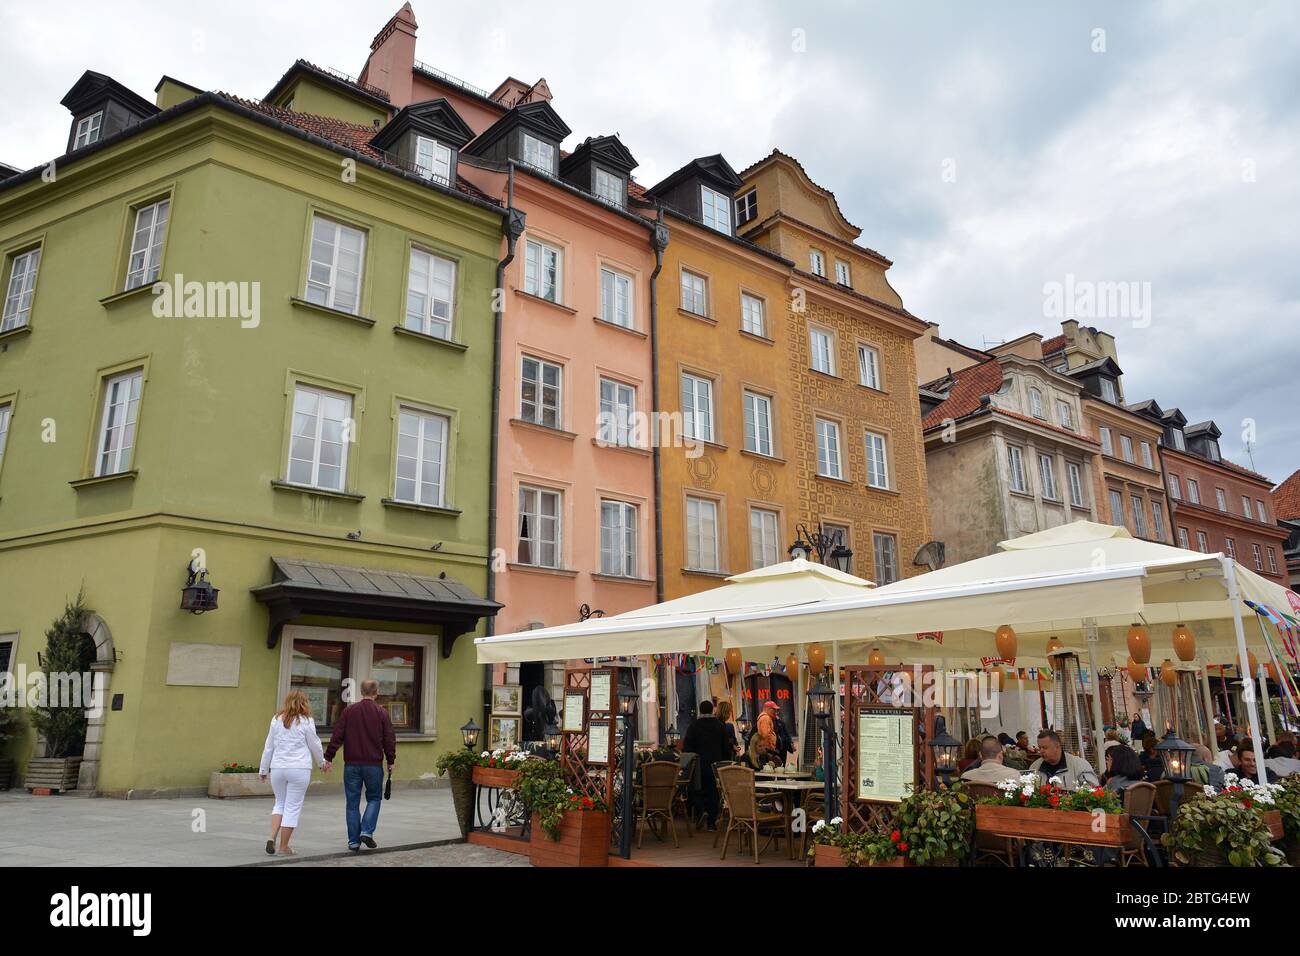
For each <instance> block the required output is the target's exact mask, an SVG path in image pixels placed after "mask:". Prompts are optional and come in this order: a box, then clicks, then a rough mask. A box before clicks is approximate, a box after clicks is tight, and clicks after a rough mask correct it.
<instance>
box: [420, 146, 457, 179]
mask: <svg viewBox="0 0 1300 956" xmlns="http://www.w3.org/2000/svg"><path fill="white" fill-rule="evenodd" d="M415 169H416V171H417V172H418V173H419V174H420V175H421V176H423V177H424V178H425V179H436V180H437V181H438V182H440V183H448V184H450V183H451V149H450V148H449V147H446V146H444V145H442V143H439V142H438V141H437V140H436V139H430V138H429V137H428V136H417V137H416V138H415Z"/></svg>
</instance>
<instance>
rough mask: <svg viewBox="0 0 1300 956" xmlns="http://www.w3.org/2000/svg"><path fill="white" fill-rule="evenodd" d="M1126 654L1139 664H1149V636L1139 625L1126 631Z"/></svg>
mask: <svg viewBox="0 0 1300 956" xmlns="http://www.w3.org/2000/svg"><path fill="white" fill-rule="evenodd" d="M1128 652H1129V656H1130V657H1132V658H1133V660H1135V661H1137V662H1138V663H1139V664H1150V663H1151V635H1150V634H1148V633H1147V629H1146V628H1145V627H1143V626H1142V625H1141V624H1134V625H1133V626H1132V627H1130V628H1129V629H1128Z"/></svg>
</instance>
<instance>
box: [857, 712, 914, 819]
mask: <svg viewBox="0 0 1300 956" xmlns="http://www.w3.org/2000/svg"><path fill="white" fill-rule="evenodd" d="M915 782H916V713H915V712H914V711H912V710H902V709H896V708H892V707H881V708H866V707H863V708H861V709H860V710H859V711H858V795H857V798H858V799H859V800H875V801H877V802H881V803H898V802H899V801H901V800H902V799H903V798H904V797H905V796H907V788H908V787H909V786H910V785H911V784H913V783H915Z"/></svg>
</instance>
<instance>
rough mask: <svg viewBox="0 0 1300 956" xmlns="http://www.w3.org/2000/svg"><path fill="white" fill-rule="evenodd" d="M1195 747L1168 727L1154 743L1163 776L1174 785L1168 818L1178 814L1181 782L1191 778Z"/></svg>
mask: <svg viewBox="0 0 1300 956" xmlns="http://www.w3.org/2000/svg"><path fill="white" fill-rule="evenodd" d="M1195 752H1196V747H1195V746H1194V745H1193V744H1189V743H1188V742H1187V741H1186V740H1183V739H1182V738H1181V737H1179V736H1178V734H1176V733H1174V729H1173V728H1172V727H1168V728H1167V730H1166V732H1165V736H1164V738H1163V739H1162V740H1161V741H1160V743H1158V744H1156V753H1158V754H1159V755H1160V762H1161V763H1162V764H1164V768H1165V777H1166V778H1168V780H1169V782H1170V783H1172V784H1173V785H1174V792H1173V793H1172V794H1171V795H1170V799H1169V819H1170V820H1172V819H1173V818H1174V817H1175V816H1177V815H1178V801H1180V800H1181V799H1182V798H1183V784H1185V783H1186V782H1187V781H1188V780H1190V779H1191V773H1190V771H1191V767H1192V754H1193V753H1195Z"/></svg>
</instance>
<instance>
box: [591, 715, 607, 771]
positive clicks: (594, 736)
mask: <svg viewBox="0 0 1300 956" xmlns="http://www.w3.org/2000/svg"><path fill="white" fill-rule="evenodd" d="M587 763H609V723H608V722H607V721H606V722H603V723H599V724H598V723H595V722H594V721H593V722H592V725H591V729H590V731H589V732H588V734H587Z"/></svg>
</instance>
